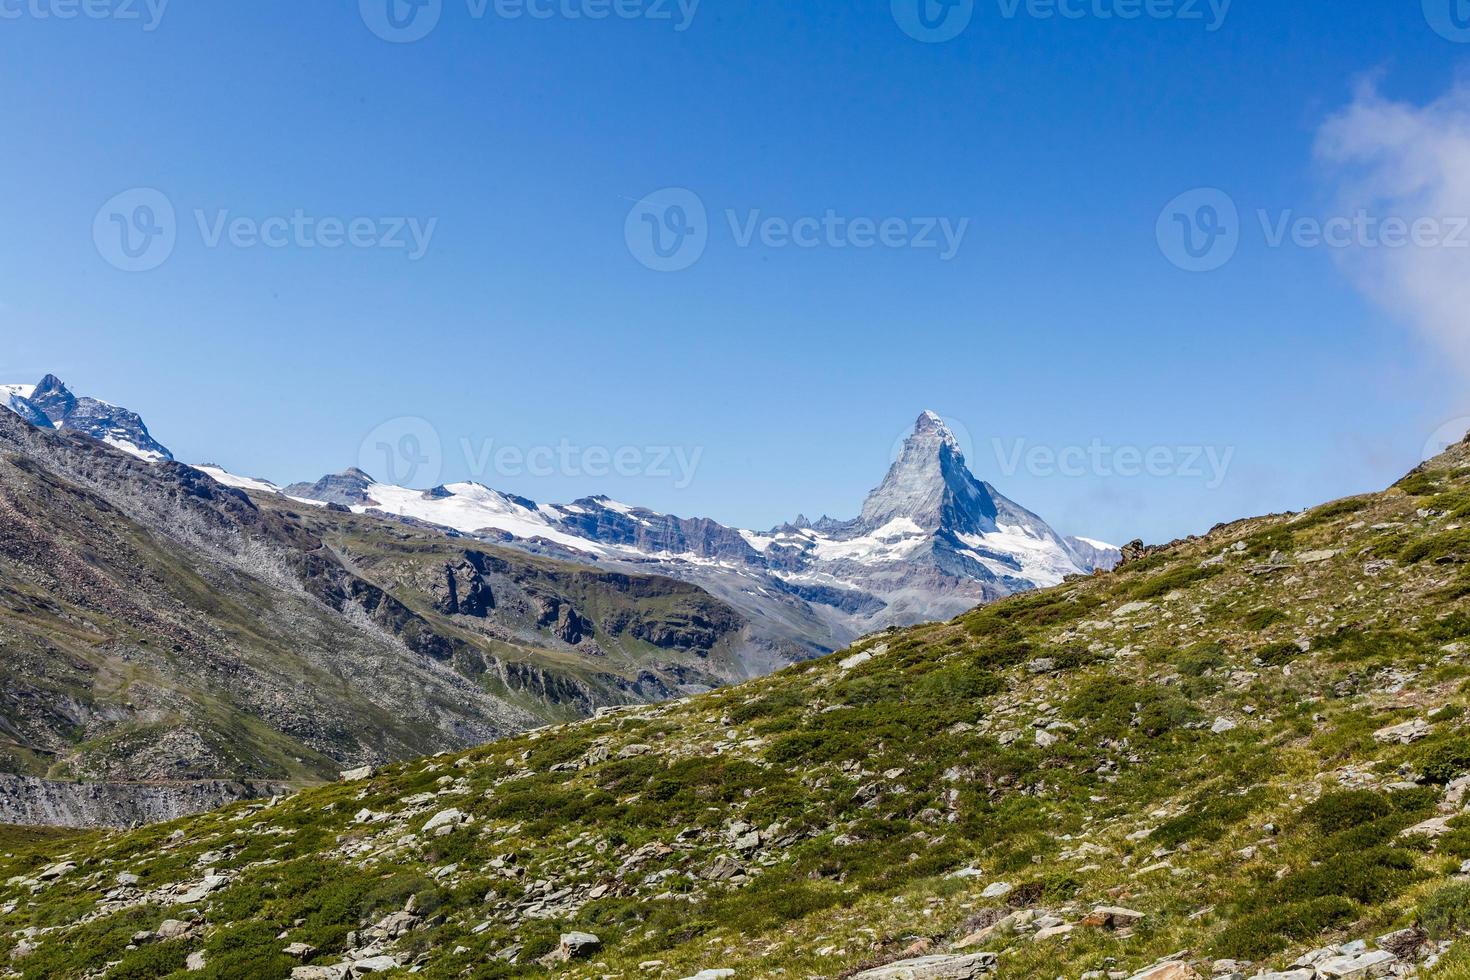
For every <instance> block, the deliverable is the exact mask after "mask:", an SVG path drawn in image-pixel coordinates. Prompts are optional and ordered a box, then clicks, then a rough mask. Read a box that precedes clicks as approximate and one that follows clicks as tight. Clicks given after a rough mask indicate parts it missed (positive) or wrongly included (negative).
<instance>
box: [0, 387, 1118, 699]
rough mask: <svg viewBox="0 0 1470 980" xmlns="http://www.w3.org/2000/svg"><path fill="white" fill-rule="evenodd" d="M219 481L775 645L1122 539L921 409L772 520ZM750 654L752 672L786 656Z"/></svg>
mask: <svg viewBox="0 0 1470 980" xmlns="http://www.w3.org/2000/svg"><path fill="white" fill-rule="evenodd" d="M0 406H4V407H6V408H8V409H9V410H10V411H12V412H15V413H17V414H19V415H20V416H21V417H23V418H25V419H26V420H27V421H29V422H31V423H32V424H34V425H38V426H43V427H54V428H58V429H71V430H75V431H79V432H83V433H85V434H87V435H89V436H91V437H93V438H95V439H98V440H100V441H102V442H106V443H108V444H109V445H112V446H114V447H116V448H118V449H122V450H124V451H126V452H129V453H131V454H133V455H134V456H137V457H139V458H141V459H145V460H149V461H153V462H157V461H162V460H171V459H172V458H173V455H172V454H171V453H170V452H169V451H168V449H166V448H165V447H164V446H163V445H161V444H160V443H158V442H157V441H156V440H154V439H153V437H152V436H151V435H150V434H149V432H148V428H147V426H145V425H144V424H143V420H142V419H141V418H139V417H138V416H137V415H136V414H135V413H133V412H130V411H128V410H127V409H124V408H119V407H117V406H115V405H110V404H108V403H106V402H102V401H98V400H96V399H92V398H78V397H77V396H75V395H73V394H72V392H71V391H69V390H68V389H67V387H66V386H65V385H64V384H62V383H61V381H60V380H58V379H57V378H56V377H54V376H52V375H48V376H47V377H46V378H44V379H43V380H42V381H41V383H40V384H38V385H34V386H30V385H6V386H0ZM196 468H197V469H199V470H200V471H202V472H204V473H206V474H207V475H209V476H211V477H213V478H214V479H215V480H217V481H219V482H221V483H224V484H226V485H229V486H232V487H236V488H238V489H242V490H248V491H253V492H257V493H279V494H283V495H285V496H287V497H290V498H292V499H294V500H296V501H299V502H302V503H307V504H315V505H317V506H328V505H331V506H336V507H343V508H348V509H350V510H352V511H354V512H356V513H360V514H369V513H373V514H380V515H384V516H388V517H393V518H396V519H400V520H406V521H411V522H415V523H421V524H428V525H433V526H436V527H439V528H443V529H444V530H445V531H447V532H449V533H453V534H461V535H466V536H474V537H479V538H484V539H486V540H492V541H497V542H500V543H504V544H508V545H511V546H513V547H516V548H519V549H522V550H525V551H530V552H535V553H540V554H547V555H551V556H554V557H557V558H561V559H570V560H573V561H579V562H584V563H587V564H595V565H598V566H601V567H615V568H623V569H626V570H629V571H638V572H655V573H658V574H663V575H667V576H670V577H673V578H678V579H682V580H685V581H688V582H692V583H694V584H697V585H699V586H701V587H702V588H704V589H705V590H707V591H708V592H710V593H711V594H713V595H715V596H716V597H718V598H720V599H722V600H724V601H726V602H728V603H730V604H731V605H733V606H735V607H736V608H737V609H739V610H740V611H741V612H742V613H744V614H745V615H746V616H747V617H748V618H749V620H750V622H751V624H752V626H753V628H754V629H755V631H756V633H757V634H758V635H759V636H760V637H761V638H763V639H766V640H770V641H772V642H771V644H770V648H771V649H776V648H789V647H790V645H791V644H792V643H796V644H799V645H802V646H805V647H806V648H808V649H810V650H811V651H812V652H814V653H817V652H824V651H827V650H831V649H835V648H837V647H839V646H841V645H843V644H845V643H847V642H849V641H851V640H852V639H854V638H856V637H858V636H860V635H862V634H864V633H867V632H871V631H872V630H875V629H880V628H883V627H886V626H905V625H911V624H914V623H918V622H923V621H926V620H934V619H946V618H949V617H952V616H955V615H958V614H959V613H962V612H964V611H966V610H967V609H970V608H972V607H973V606H975V605H977V604H979V603H982V602H988V601H992V600H995V599H998V598H1001V597H1004V596H1007V595H1011V594H1013V593H1016V592H1022V591H1026V590H1029V589H1035V588H1045V587H1048V586H1052V585H1056V584H1057V583H1059V582H1061V581H1062V580H1063V579H1065V578H1066V577H1067V576H1069V575H1080V574H1086V573H1089V572H1092V571H1093V570H1095V569H1099V568H1103V569H1107V568H1112V567H1113V566H1114V565H1116V564H1117V562H1118V561H1119V559H1120V557H1121V554H1120V552H1119V551H1118V549H1117V548H1114V547H1113V546H1111V545H1108V544H1106V543H1104V542H1101V541H1095V540H1092V539H1088V538H1063V537H1061V536H1060V535H1058V534H1057V532H1056V531H1054V530H1053V529H1052V528H1051V527H1050V526H1049V525H1048V524H1047V523H1046V521H1044V520H1042V519H1041V518H1040V517H1038V516H1037V515H1036V514H1033V513H1032V512H1030V511H1028V510H1026V509H1025V508H1023V507H1021V506H1020V505H1018V504H1016V503H1015V502H1014V501H1012V500H1010V499H1008V498H1007V497H1005V496H1004V495H1003V494H1001V493H1000V491H998V490H997V489H996V488H995V487H993V486H991V485H990V484H989V483H985V482H983V481H981V480H978V479H976V477H975V476H974V475H973V474H972V473H971V472H970V469H969V467H968V466H967V465H966V462H965V458H964V455H963V453H962V452H961V450H960V446H959V443H958V441H957V440H956V439H955V437H954V435H953V433H951V432H950V430H949V429H948V428H947V427H946V426H945V424H944V422H943V421H942V420H941V419H940V417H939V416H938V415H936V414H934V413H933V412H925V413H924V414H923V415H921V416H920V417H919V420H918V422H917V423H916V425H915V426H914V430H913V433H912V435H910V436H909V437H908V439H907V440H906V441H905V443H904V445H903V450H902V452H901V453H900V454H899V457H898V459H897V460H896V461H895V462H894V463H893V465H892V467H891V468H890V469H889V471H888V473H887V475H886V476H885V477H884V479H883V482H882V483H881V484H880V485H879V486H878V488H877V489H876V490H874V491H873V492H872V493H871V494H869V495H868V498H867V500H866V501H865V503H864V504H863V509H862V513H861V514H860V515H859V516H857V517H856V518H854V519H852V520H850V521H836V520H832V519H831V518H826V517H824V518H822V519H821V520H820V521H817V522H815V523H813V522H811V521H808V520H807V519H805V518H801V517H799V518H797V519H796V520H794V521H792V522H791V523H788V524H783V525H782V526H780V527H777V528H773V529H771V530H769V531H751V530H742V529H739V528H732V527H729V526H727V525H724V524H721V523H719V522H717V521H714V520H711V519H708V518H686V517H677V516H674V515H671V514H661V513H658V512H656V511H652V510H649V509H647V508H643V507H636V506H631V505H628V504H623V503H619V502H617V501H615V500H611V499H609V498H607V497H587V498H584V499H581V500H577V501H575V502H573V503H570V504H541V503H537V502H536V501H533V500H528V499H526V498H524V497H519V496H515V495H513V494H507V493H502V492H500V491H498V490H494V489H492V488H490V487H486V486H482V485H480V484H477V483H457V484H450V485H447V486H439V487H434V488H432V489H429V490H421V489H413V488H408V487H400V486H394V485H392V484H387V483H381V482H379V481H377V480H376V479H374V478H373V477H372V476H371V475H369V474H367V473H365V472H363V471H362V470H359V469H350V470H347V471H346V472H343V473H339V474H335V475H331V476H325V477H323V478H322V479H320V480H318V481H316V482H315V483H296V484H292V485H290V486H287V487H284V488H281V487H278V486H277V485H276V484H273V483H270V482H268V481H265V480H260V479H254V478H247V477H240V476H236V475H234V474H232V473H230V472H228V471H227V470H225V469H223V468H220V467H218V466H213V465H201V466H199V467H196ZM780 665H781V664H780V663H779V662H776V661H773V662H771V663H761V664H750V665H748V669H749V670H750V672H751V673H752V674H756V673H761V672H764V671H766V670H769V669H772V668H774V667H777V666H780Z"/></svg>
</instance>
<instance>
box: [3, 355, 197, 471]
mask: <svg viewBox="0 0 1470 980" xmlns="http://www.w3.org/2000/svg"><path fill="white" fill-rule="evenodd" d="M0 389H3V390H4V391H5V392H6V396H5V397H4V399H3V400H0V407H4V408H8V409H10V410H11V411H12V412H15V413H16V414H17V415H19V416H21V417H22V418H24V419H25V420H26V421H27V422H30V423H31V424H32V425H38V426H43V427H44V426H45V425H51V426H53V427H55V428H58V429H69V430H71V431H73V432H81V433H84V434H86V435H89V436H91V437H92V438H93V439H96V440H97V441H99V442H105V443H107V444H108V445H109V446H112V447H113V448H114V449H121V450H122V451H123V452H125V453H129V454H131V455H133V456H137V457H138V458H139V459H145V460H148V461H149V462H159V461H162V460H171V459H173V458H174V456H173V453H171V452H169V451H168V448H167V447H166V446H164V445H163V444H162V443H160V442H158V440H156V439H154V438H153V436H152V435H150V434H149V432H148V426H146V425H144V424H143V419H142V418H141V417H140V416H139V415H138V414H137V413H136V412H130V411H128V410H127V409H126V408H121V407H119V406H117V405H113V404H110V403H108V402H104V401H100V400H98V399H96V398H78V397H77V396H76V395H75V394H73V393H72V391H71V389H70V388H68V387H67V386H66V383H65V382H63V381H62V380H61V379H60V378H58V377H57V376H56V375H54V374H48V375H46V377H44V378H42V379H41V383H40V384H38V385H36V386H35V387H34V388H31V387H30V386H28V385H0Z"/></svg>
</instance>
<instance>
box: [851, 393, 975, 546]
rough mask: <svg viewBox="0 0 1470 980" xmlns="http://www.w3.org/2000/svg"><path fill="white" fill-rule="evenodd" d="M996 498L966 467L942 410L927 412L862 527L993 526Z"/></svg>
mask: <svg viewBox="0 0 1470 980" xmlns="http://www.w3.org/2000/svg"><path fill="white" fill-rule="evenodd" d="M995 510H996V509H995V502H994V501H993V500H992V499H991V497H990V493H989V491H988V490H987V489H986V488H985V486H984V485H983V484H981V483H980V481H978V480H976V479H975V477H974V476H973V475H972V474H971V473H970V470H969V468H968V467H967V466H966V465H965V456H964V453H963V452H961V451H960V444H959V440H958V439H956V438H955V436H954V433H953V432H951V431H950V428H949V426H947V425H946V424H945V423H944V420H943V419H942V418H940V416H939V414H938V413H937V412H932V411H926V412H924V413H923V414H922V415H920V416H919V419H918V421H917V422H916V423H915V424H914V431H913V433H912V434H911V435H910V436H909V437H908V438H907V439H905V440H904V444H903V449H902V451H901V452H900V453H899V456H898V459H897V460H896V461H895V462H894V464H893V466H892V468H891V469H889V471H888V476H887V477H886V478H885V479H884V481H883V485H882V486H880V487H879V488H878V489H876V490H874V491H873V492H872V493H871V494H870V495H869V496H868V499H867V502H866V503H865V504H864V505H863V516H862V518H861V519H860V523H861V525H862V526H863V527H864V528H866V529H868V530H876V529H878V528H880V527H883V526H884V525H886V524H889V523H891V522H893V521H895V520H900V519H906V520H909V521H912V522H913V523H915V524H917V525H918V526H919V527H921V528H923V529H925V530H927V531H938V530H940V529H943V528H953V527H955V526H956V525H958V527H959V529H961V530H965V531H971V530H993V529H994V524H993V523H992V522H993V520H994V517H995Z"/></svg>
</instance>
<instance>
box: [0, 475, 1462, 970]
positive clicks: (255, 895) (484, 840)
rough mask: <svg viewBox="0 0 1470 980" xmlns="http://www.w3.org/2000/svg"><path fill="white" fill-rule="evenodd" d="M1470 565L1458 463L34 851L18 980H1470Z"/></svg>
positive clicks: (7, 910)
mask: <svg viewBox="0 0 1470 980" xmlns="http://www.w3.org/2000/svg"><path fill="white" fill-rule="evenodd" d="M1467 566H1470V447H1465V446H1460V447H1456V448H1455V449H1453V450H1451V451H1450V452H1449V453H1448V454H1446V456H1444V457H1442V458H1441V459H1439V460H1437V461H1435V462H1434V463H1433V464H1431V465H1430V466H1428V467H1426V468H1425V469H1424V470H1423V471H1421V472H1418V473H1416V474H1414V475H1412V476H1411V477H1409V478H1408V479H1406V480H1405V481H1404V482H1403V483H1402V484H1401V485H1400V486H1398V487H1396V488H1394V489H1392V490H1390V491H1388V492H1386V493H1383V494H1378V495H1372V496H1366V497H1361V498H1356V499H1352V500H1346V501H1341V502H1338V503H1334V504H1330V505H1327V506H1325V507H1321V508H1318V509H1316V510H1314V511H1310V512H1308V513H1305V514H1299V515H1285V516H1277V517H1268V518H1260V519H1255V520H1249V521H1244V522H1241V523H1238V524H1234V525H1230V526H1227V527H1222V528H1218V529H1216V530H1215V531H1214V532H1212V533H1211V534H1209V535H1208V536H1206V537H1205V538H1202V539H1198V540H1191V541H1187V542H1181V543H1176V544H1175V545H1172V546H1170V547H1168V548H1165V549H1162V550H1159V551H1157V552H1154V553H1152V554H1149V555H1147V556H1145V557H1143V558H1141V559H1139V560H1136V561H1133V562H1131V563H1129V564H1128V565H1126V566H1124V568H1122V569H1121V570H1119V571H1118V572H1116V573H1114V574H1111V575H1103V576H1097V577H1093V578H1089V579H1086V580H1082V581H1075V582H1070V583H1068V584H1065V585H1063V586H1061V587H1059V588H1056V589H1053V590H1050V591H1048V592H1044V593H1038V594H1033V595H1028V596H1022V597H1017V598H1014V599H1011V600H1008V601H1005V602H1002V603H999V604H997V605H994V606H989V607H986V608H983V609H980V610H977V611H975V612H973V613H970V614H968V615H966V616H963V617H961V618H960V619H958V620H955V621H953V622H950V623H945V624H941V625H933V626H926V627H920V628H917V629H912V630H908V631H903V632H894V633H891V634H885V635H882V636H875V637H869V638H867V639H865V640H864V641H862V642H861V643H859V644H858V645H857V646H855V647H854V648H853V649H852V650H848V651H844V652H842V653H839V654H837V655H834V656H832V657H830V658H827V659H825V660H822V661H817V662H814V663H809V664H803V665H800V666H797V667H794V668H791V669H788V670H786V671H784V672H782V673H780V674H778V675H775V676H772V677H770V678H767V679H764V680H760V681H757V682H754V683H750V684H746V685H744V686H741V687H737V688H731V689H727V690H722V691H719V692H716V693H714V694H711V695H707V696H703V697H699V698H695V699H690V700H686V701H683V702H677V703H671V704H666V705H661V706H657V707H638V708H632V709H623V710H620V711H617V712H613V713H610V714H606V715H604V716H602V717H599V718H596V719H593V720H590V721H585V722H581V723H576V724H569V725H564V726H561V727H557V728H551V729H545V730H541V731H538V732H534V733H531V734H528V735H524V736H520V737H516V738H513V739H509V740H506V741H502V742H497V743H494V744H492V745H488V746H485V747H483V748H480V749H477V750H474V751H472V752H470V753H469V754H466V755H460V756H453V755H444V756H440V757H435V758H430V759H425V760H421V761H418V762H413V763H408V764H404V765H399V766H394V767H390V768H387V769H384V770H382V771H380V772H378V773H376V774H374V775H372V776H371V777H370V778H367V779H364V780H360V781H356V782H347V783H340V784H337V785H333V786H330V787H326V788H322V789H318V790H313V791H310V792H306V793H302V794H299V795H297V796H294V797H291V798H289V799H283V800H279V801H277V802H275V803H273V804H271V805H266V804H263V803H259V804H253V805H239V806H235V807H232V808H229V809H226V810H223V811H220V812H217V813H214V814H210V815H205V816H202V817H197V818H193V819H190V820H186V821H183V822H180V823H176V824H171V825H164V826H157V827H150V828H146V829H143V830H139V831H133V832H130V833H122V834H109V835H103V836H97V837H88V838H81V839H78V840H73V841H61V842H58V843H56V844H55V845H52V846H48V845H47V844H46V843H45V842H39V843H38V842H34V841H33V842H29V843H27V844H26V845H25V846H24V848H21V849H17V850H13V851H12V853H11V855H10V856H7V857H3V858H0V880H6V879H9V881H8V882H7V884H6V885H5V886H4V887H3V888H0V937H3V938H0V958H3V957H9V958H10V960H9V962H10V966H11V969H12V970H13V971H14V972H15V973H16V974H17V975H19V976H24V977H59V976H86V975H101V974H103V973H104V972H105V974H106V975H107V976H109V977H154V976H164V975H169V974H170V973H171V972H173V971H182V970H184V969H185V967H186V965H188V964H189V963H190V960H191V957H192V965H193V966H194V967H196V969H195V970H194V971H193V972H192V973H190V974H189V975H192V976H197V977H273V976H290V975H291V974H292V971H293V970H297V971H298V973H297V975H298V976H301V977H307V978H310V977H336V976H340V975H341V970H342V969H344V968H339V967H338V966H336V965H337V964H344V963H347V964H350V963H358V970H359V972H365V971H367V970H368V969H383V970H388V971H392V970H395V969H397V970H403V971H406V970H407V969H409V968H412V969H415V970H417V971H418V972H419V973H421V974H422V975H424V976H428V977H460V976H474V977H511V976H547V975H555V976H568V977H629V978H631V977H655V978H683V977H690V976H694V975H696V974H697V973H698V972H699V971H701V970H722V969H729V970H733V971H735V972H734V974H733V975H734V976H736V977H772V976H787V977H833V978H835V977H843V976H852V975H855V974H856V973H858V972H859V971H862V970H869V969H873V968H876V967H879V966H881V965H883V964H886V963H892V962H894V961H900V960H904V959H907V958H912V957H917V956H924V955H932V956H941V957H947V958H950V959H948V960H947V962H948V963H949V964H951V965H950V966H948V967H936V969H940V970H948V971H949V972H937V973H932V974H927V975H933V976H941V977H943V976H952V977H965V976H972V975H978V972H979V971H980V970H981V969H989V966H988V963H989V960H988V958H984V957H978V956H970V954H975V953H981V952H992V953H995V954H996V959H995V964H994V970H995V972H996V973H998V975H1000V976H1003V977H1056V976H1066V977H1082V976H1087V975H1091V976H1093V977H1107V976H1119V977H1128V976H1132V975H1133V974H1134V973H1135V972H1136V971H1142V970H1145V969H1146V968H1148V967H1150V966H1151V965H1152V964H1156V963H1158V962H1159V961H1161V960H1163V959H1165V958H1169V957H1173V958H1174V960H1173V961H1172V963H1171V964H1169V965H1165V966H1163V967H1159V968H1157V969H1155V970H1154V971H1153V974H1152V975H1153V976H1154V977H1156V978H1158V980H1170V978H1177V977H1188V976H1192V975H1193V971H1198V972H1199V973H1200V974H1201V975H1204V976H1209V975H1210V974H1211V972H1212V971H1213V970H1214V968H1215V961H1217V960H1235V961H1237V962H1238V963H1241V964H1243V963H1245V962H1247V961H1248V962H1249V963H1252V964H1255V965H1254V966H1252V967H1246V966H1244V965H1241V966H1238V967H1236V968H1234V969H1238V970H1239V972H1242V973H1254V972H1255V971H1256V970H1257V969H1259V968H1261V967H1270V966H1274V967H1283V966H1287V965H1289V964H1290V963H1292V962H1293V961H1295V960H1296V959H1297V958H1299V957H1300V956H1302V955H1303V954H1305V953H1307V952H1308V951H1310V950H1312V949H1314V948H1317V947H1321V946H1323V945H1325V944H1328V943H1345V942H1351V941H1353V940H1358V939H1365V940H1368V946H1367V948H1366V952H1367V953H1368V954H1373V953H1374V946H1375V944H1374V941H1375V940H1376V938H1377V937H1379V936H1383V935H1385V934H1388V933H1390V932H1392V931H1394V930H1403V929H1406V928H1409V927H1416V926H1417V927H1422V931H1421V932H1412V933H1404V934H1402V935H1400V936H1398V937H1396V938H1395V939H1394V940H1393V941H1392V942H1389V943H1387V945H1389V946H1391V947H1394V948H1395V949H1396V951H1397V952H1398V953H1400V954H1402V955H1401V958H1399V959H1398V960H1396V961H1394V962H1396V963H1397V964H1398V966H1399V967H1400V968H1405V969H1406V968H1407V967H1408V964H1410V963H1415V962H1418V961H1419V960H1421V959H1423V958H1424V957H1429V959H1428V961H1427V962H1425V963H1423V964H1421V967H1420V968H1421V969H1422V970H1424V971H1425V972H1427V973H1428V974H1429V975H1432V976H1439V977H1459V976H1466V975H1470V974H1467V972H1466V971H1467V969H1470V967H1466V966H1463V965H1458V964H1464V963H1470V956H1463V955H1462V954H1461V953H1460V951H1459V950H1458V949H1457V948H1456V947H1455V946H1454V945H1453V944H1454V943H1455V941H1456V940H1457V939H1458V938H1459V937H1460V936H1461V935H1462V933H1463V932H1464V931H1465V930H1466V929H1470V880H1467V879H1462V878H1461V877H1460V869H1461V865H1462V862H1464V861H1466V860H1467V859H1470V816H1466V815H1461V813H1462V806H1463V804H1464V802H1465V798H1466V786H1467V782H1466V781H1464V777H1465V776H1466V775H1467V774H1470V716H1467V715H1466V713H1465V708H1466V706H1467V704H1470V686H1467V679H1470V568H1467ZM61 862H65V863H61ZM120 876H124V877H120ZM166 920H170V921H168V924H167V926H166V927H165V928H163V929H162V932H163V936H159V935H158V933H159V930H160V927H161V926H163V925H164V923H165V921H166ZM578 933H586V934H589V937H590V936H595V937H596V939H597V942H596V943H595V944H594V943H593V942H592V941H591V939H590V938H589V937H580V938H579V937H578V936H577V934H578ZM563 936H566V937H567V938H568V942H565V943H564V942H563ZM1354 951H1355V948H1354V947H1349V948H1348V950H1347V955H1348V957H1349V958H1351V957H1352V956H1353V955H1355V952H1354ZM1441 954H1443V958H1442V959H1438V961H1437V962H1436V958H1438V957H1440V956H1441ZM961 955H964V956H970V959H968V960H966V961H965V962H967V963H968V964H969V965H968V966H959V965H954V964H956V963H957V962H959V961H957V960H955V959H953V957H958V956H961ZM563 956H565V957H567V958H566V959H563ZM1319 958H1321V957H1319ZM1379 958H1381V957H1379ZM1375 961H1376V960H1375ZM1389 965H1390V964H1389V962H1388V961H1385V962H1384V964H1383V965H1382V967H1374V968H1375V969H1379V968H1382V969H1386V968H1387V967H1388V966H1389ZM308 968H315V969H308ZM1332 968H1335V967H1332ZM1231 969H1232V968H1231V967H1228V966H1225V967H1222V972H1221V975H1230V971H1231ZM1324 969H1328V967H1326V966H1324ZM181 975H182V974H181ZM894 975H895V976H897V975H905V974H894ZM906 975H910V976H912V975H915V974H906ZM1312 975H1313V973H1312V971H1311V970H1310V969H1309V970H1307V971H1306V972H1305V973H1299V974H1296V976H1300V977H1303V978H1304V980H1305V978H1309V977H1311V976H1312ZM1324 975H1325V974H1324Z"/></svg>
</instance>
